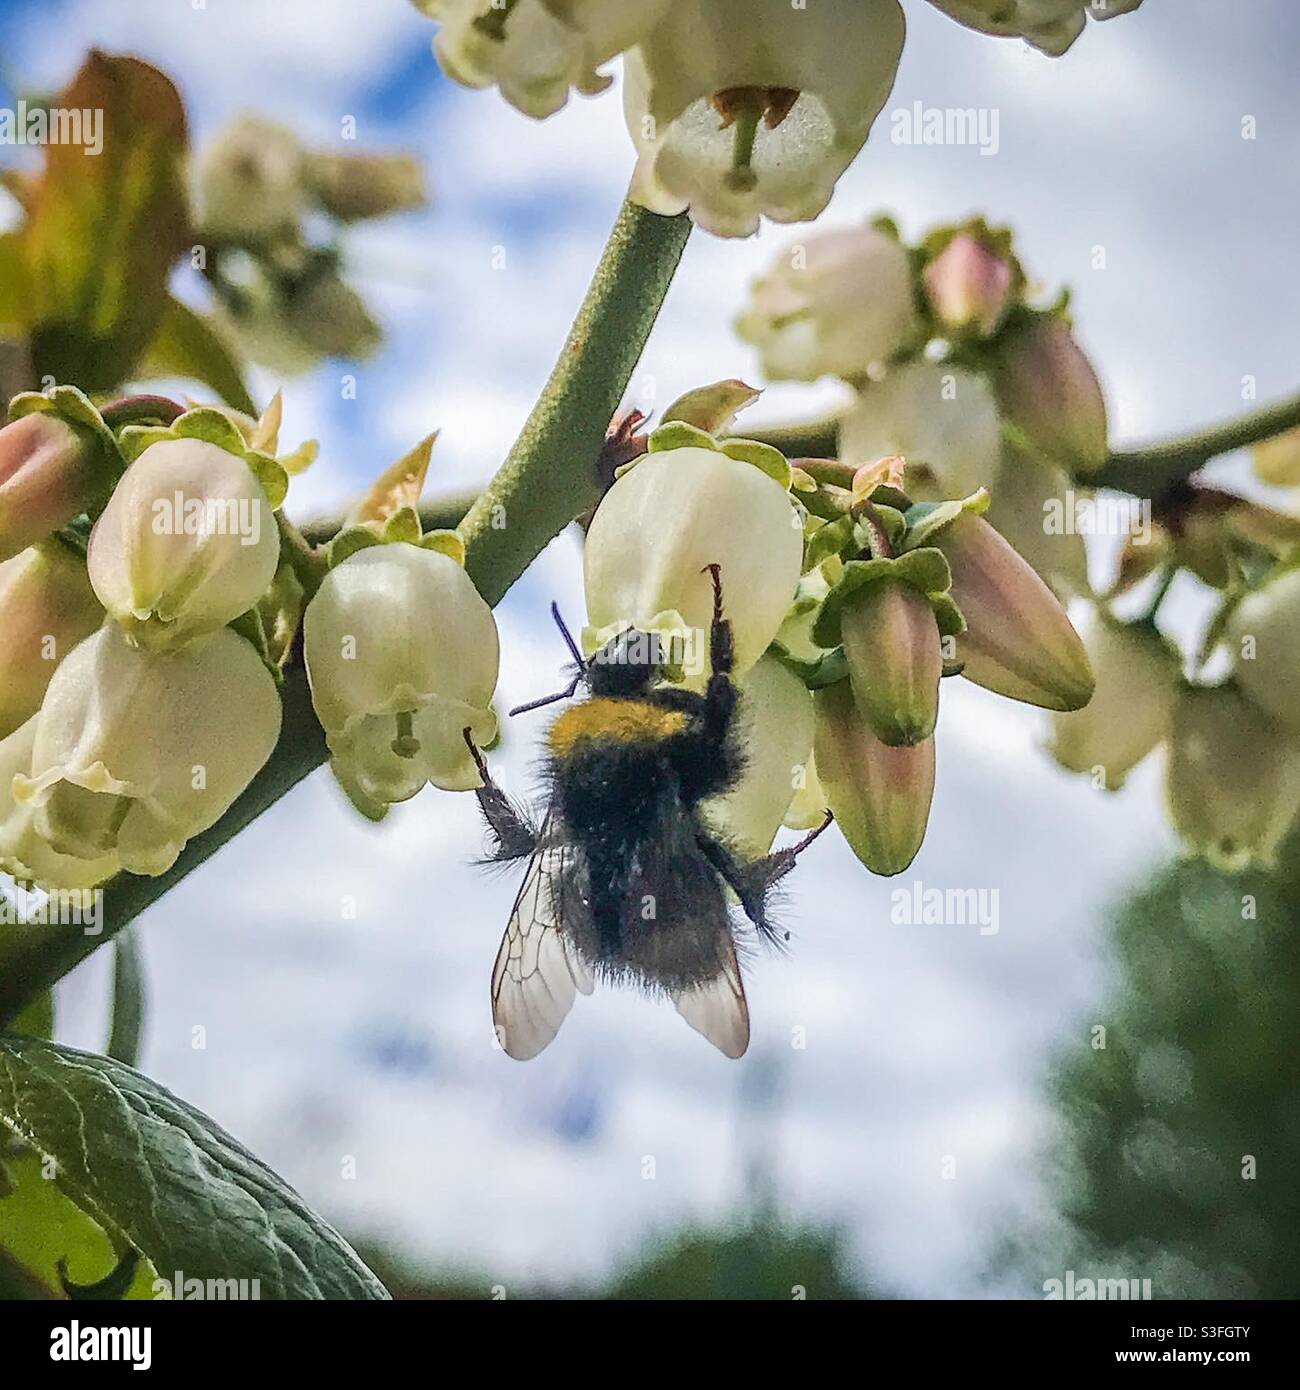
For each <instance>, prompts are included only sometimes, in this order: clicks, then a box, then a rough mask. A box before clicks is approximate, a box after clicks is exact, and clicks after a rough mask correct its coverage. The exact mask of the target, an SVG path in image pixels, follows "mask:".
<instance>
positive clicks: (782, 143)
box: [623, 0, 904, 236]
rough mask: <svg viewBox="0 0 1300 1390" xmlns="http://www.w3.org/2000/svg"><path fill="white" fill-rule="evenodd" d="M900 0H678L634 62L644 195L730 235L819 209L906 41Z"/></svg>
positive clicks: (637, 187) (630, 62)
mask: <svg viewBox="0 0 1300 1390" xmlns="http://www.w3.org/2000/svg"><path fill="white" fill-rule="evenodd" d="M903 28H904V25H903V12H902V10H901V9H900V7H899V5H898V3H897V0H853V3H851V4H843V3H834V4H827V3H825V0H818V3H816V4H811V5H806V6H803V5H800V6H796V5H792V4H791V3H790V0H709V3H707V4H701V3H696V0H676V3H674V4H673V5H672V7H671V8H670V10H669V12H668V14H667V16H666V17H665V18H664V20H663V21H662V22H661V23H660V24H659V25H658V26H657V27H656V28H655V30H654V32H653V33H652V34H651V35H650V36H649V37H648V38H647V39H645V40H644V41H643V42H642V43H641V44H640V45H639V46H638V47H636V48H634V49H632V50H631V51H630V52H629V53H628V55H627V58H626V62H625V82H624V91H623V96H624V114H625V116H626V118H627V125H628V130H629V131H630V132H631V135H632V139H633V140H634V141H635V143H636V146H637V149H638V151H639V154H640V158H639V161H638V164H637V170H636V174H635V176H634V179H633V184H632V196H633V197H634V198H635V199H636V200H637V201H638V202H639V203H641V204H642V205H643V206H645V207H648V208H649V209H650V210H651V211H652V212H660V213H678V212H682V211H684V210H685V209H687V208H689V209H690V213H691V216H692V218H693V219H694V220H695V221H696V222H697V223H699V225H700V226H702V227H705V228H707V229H708V230H709V231H711V232H714V233H716V234H717V235H719V236H749V235H750V234H751V233H753V232H755V231H757V229H758V222H759V218H760V216H767V217H770V218H772V219H773V221H777V222H802V221H807V220H808V219H810V218H813V217H816V216H817V215H818V213H820V212H821V211H822V209H823V208H825V206H826V204H827V203H828V202H829V201H830V196H831V193H832V192H833V191H834V188H835V184H836V181H837V180H838V179H839V177H840V175H841V174H842V173H843V172H844V171H845V169H847V168H848V166H849V165H850V164H851V163H852V162H853V159H854V158H855V157H856V155H857V153H858V151H859V150H860V149H861V148H862V146H863V144H864V143H865V142H866V139H867V135H868V134H869V132H870V130H871V126H872V122H873V121H874V120H875V119H876V116H877V115H878V114H879V112H880V109H881V107H883V106H884V104H885V101H886V99H887V98H888V96H889V93H890V90H891V88H892V87H893V85H894V74H895V72H896V71H897V68H898V60H899V57H900V56H901V54H902V50H903Z"/></svg>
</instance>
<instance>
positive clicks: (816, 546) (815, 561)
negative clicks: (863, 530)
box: [803, 514, 862, 574]
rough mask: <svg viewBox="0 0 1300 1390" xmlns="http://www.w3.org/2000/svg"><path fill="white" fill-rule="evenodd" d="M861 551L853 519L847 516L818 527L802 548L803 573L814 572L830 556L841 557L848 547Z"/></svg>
mask: <svg viewBox="0 0 1300 1390" xmlns="http://www.w3.org/2000/svg"><path fill="white" fill-rule="evenodd" d="M851 546H852V547H854V548H855V549H859V550H860V549H861V548H862V543H861V542H860V541H859V540H858V538H857V535H856V527H855V525H854V521H853V518H852V517H851V516H848V515H847V514H846V515H844V516H841V517H837V518H836V519H835V520H834V521H828V522H827V523H826V524H825V526H819V527H818V528H817V529H816V530H815V531H814V532H813V533H812V535H811V536H810V537H809V538H808V541H807V544H806V545H805V546H804V559H803V572H804V573H805V574H807V573H808V572H809V571H810V570H815V569H816V568H817V566H818V565H820V564H822V563H823V561H826V560H829V559H830V557H831V556H832V555H841V554H843V552H844V551H845V550H847V549H849V548H850V547H851Z"/></svg>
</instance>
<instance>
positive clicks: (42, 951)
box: [0, 203, 690, 1026]
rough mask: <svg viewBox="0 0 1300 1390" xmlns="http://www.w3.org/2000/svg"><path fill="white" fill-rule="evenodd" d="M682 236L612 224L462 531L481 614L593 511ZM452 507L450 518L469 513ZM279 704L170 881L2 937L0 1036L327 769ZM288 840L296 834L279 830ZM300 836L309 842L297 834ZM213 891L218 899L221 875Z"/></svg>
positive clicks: (304, 697)
mask: <svg viewBox="0 0 1300 1390" xmlns="http://www.w3.org/2000/svg"><path fill="white" fill-rule="evenodd" d="M689 231H690V223H689V221H688V220H687V219H686V218H685V217H671V218H665V217H658V216H656V215H655V214H653V213H649V212H645V211H644V210H643V209H641V208H638V207H634V206H633V205H632V204H630V203H628V204H625V205H624V207H623V210H622V212H621V213H620V214H619V217H618V221H617V222H616V223H615V224H614V230H613V232H612V233H611V235H610V239H609V244H608V245H607V246H606V248H605V254H604V255H603V257H602V258H601V261H600V264H599V265H598V266H597V268H596V274H595V276H594V278H593V279H592V283H591V288H590V289H589V290H588V292H587V297H586V299H585V300H584V302H583V305H582V308H581V309H580V310H579V312H578V317H577V319H576V320H575V322H574V325H573V328H572V330H571V331H570V333H569V337H568V340H567V341H566V342H565V345H564V349H563V351H562V352H561V354H560V359H559V361H558V362H557V363H556V366H555V370H554V371H553V372H552V373H551V378H550V380H549V381H548V382H547V384H546V387H545V389H544V390H543V392H542V395H541V399H540V400H539V401H538V403H537V405H536V406H535V407H534V409H533V412H532V414H531V415H530V416H529V417H528V421H527V423H526V424H525V425H524V429H523V433H522V434H521V435H520V436H519V440H518V442H517V443H516V444H515V446H514V448H513V449H512V450H511V451H510V455H509V457H508V458H507V459H506V461H505V463H504V464H503V465H502V467H501V470H500V472H499V473H498V474H497V475H496V477H495V478H494V479H493V480H492V482H491V483H489V484H488V487H487V490H486V491H485V492H484V493H483V494H482V496H481V497H480V498H479V499H478V500H477V501H476V502H475V503H474V505H473V506H472V507H471V508H470V510H469V515H468V516H466V517H465V520H464V522H463V523H462V526H461V533H462V535H463V536H464V538H465V543H466V551H467V553H466V568H467V569H468V570H469V573H470V574H471V575H472V576H473V578H474V580H475V582H476V583H477V584H478V587H479V590H480V592H481V593H482V594H483V596H484V597H485V598H486V599H487V600H488V602H489V603H492V604H496V603H498V602H499V601H500V600H501V598H502V596H503V595H504V594H505V592H506V590H507V589H509V588H510V586H511V585H512V584H513V583H514V582H515V580H516V579H518V578H519V576H520V575H521V574H523V572H524V571H525V570H526V569H527V568H528V566H529V565H530V564H531V563H532V561H533V559H534V558H535V557H536V556H537V554H538V553H539V552H540V551H541V549H542V548H543V546H545V545H546V544H547V542H548V541H550V540H551V539H552V538H553V537H555V536H557V535H558V534H559V533H560V532H561V531H562V530H563V529H564V528H565V527H566V526H567V525H568V524H569V523H570V522H571V521H573V520H574V518H575V517H577V516H578V515H580V514H581V513H582V512H583V511H585V510H586V509H587V508H588V507H590V506H591V505H592V504H593V503H594V502H595V501H596V500H597V493H598V490H599V481H598V477H597V471H596V463H597V459H598V457H599V454H600V449H601V445H602V444H603V443H604V438H605V431H606V430H607V429H608V427H609V422H610V419H611V418H612V416H613V414H614V412H615V410H616V409H617V408H618V404H619V402H620V400H621V399H622V396H623V392H624V391H625V390H626V389H627V383H628V381H629V380H630V379H631V376H632V372H633V370H634V369H635V367H636V364H637V362H638V361H639V359H640V357H641V352H642V350H643V348H644V347H645V342H646V339H647V338H648V337H649V335H650V330H651V328H652V327H653V326H654V322H655V319H656V317H657V316H658V313H659V309H660V306H661V305H662V303H663V300H664V296H665V295H666V293H667V291H668V286H669V284H670V283H671V282H672V277H673V272H674V271H675V270H676V268H677V264H678V261H679V260H680V259H681V254H682V250H683V248H684V247H685V244H686V238H687V235H688V233H689ZM448 505H449V507H450V508H451V509H452V510H454V509H455V508H457V507H461V508H463V505H464V504H463V502H457V501H453V502H451V503H450V504H448ZM458 514H459V513H458ZM429 519H430V520H432V519H433V509H431V512H430V518H429ZM443 524H445V520H444V523H443ZM333 525H334V527H335V528H336V527H337V523H333ZM330 526H331V524H330V523H325V524H323V525H317V526H307V527H304V528H303V534H304V535H305V536H306V538H307V540H308V541H311V542H314V543H318V542H319V541H320V540H325V539H328V536H329V533H330ZM282 695H283V698H284V725H283V729H282V732H281V734H280V741H279V743H278V744H277V745H276V747H275V751H274V752H273V753H272V754H271V757H270V760H269V761H268V762H267V764H266V766H265V767H264V768H263V769H262V770H261V772H259V773H258V775H257V776H256V777H255V778H254V779H253V781H252V783H251V784H250V785H249V787H248V788H247V789H246V790H245V792H244V794H243V795H242V796H241V797H240V798H239V799H238V800H237V801H236V802H235V804H234V805H233V806H232V807H231V808H230V810H229V811H227V812H226V814H225V816H223V817H222V819H221V820H220V821H219V822H218V823H217V824H216V825H214V826H213V827H212V828H211V829H210V830H208V831H205V832H204V833H203V834H202V835H197V836H195V838H194V839H192V840H191V841H190V842H189V844H187V845H186V846H185V848H184V850H182V852H181V855H180V857H179V858H178V859H177V861H176V863H175V864H173V865H172V867H171V868H170V869H169V870H168V871H167V872H166V873H165V874H162V875H160V876H159V877H157V878H139V877H136V876H134V875H132V874H122V875H120V876H119V877H118V878H116V879H114V880H113V882H112V883H110V884H109V885H108V887H107V888H106V889H105V891H104V904H103V906H104V912H103V921H102V931H100V932H99V933H98V934H96V935H93V936H87V935H86V934H85V932H84V930H83V928H82V927H80V926H77V925H73V924H69V925H65V926H61V927H56V926H48V925H46V926H39V927H37V926H32V927H22V926H16V925H15V926H10V927H6V928H3V929H0V1026H3V1025H4V1023H5V1022H7V1021H8V1020H9V1019H11V1018H13V1017H14V1015H15V1014H17V1013H18V1011H19V1010H20V1009H21V1008H22V1007H23V1005H24V1004H25V1003H26V1002H27V1001H28V1000H30V999H33V998H34V997H35V996H36V995H38V994H39V993H41V992H42V991H43V990H45V989H48V988H49V987H50V986H51V985H53V984H54V983H55V981H57V980H59V979H61V978H62V977H63V976H64V975H66V974H67V973H68V971H69V970H71V969H73V967H74V966H76V965H78V964H79V963H80V962H81V961H83V960H84V959H85V958H86V957H87V956H89V955H90V954H91V953H92V952H94V951H95V950H96V949H97V948H98V947H100V946H102V945H103V944H104V943H105V942H106V941H111V940H112V939H113V938H114V937H115V936H117V934H118V933H119V932H121V931H122V929H123V928H124V927H126V926H128V925H129V924H130V923H131V922H133V921H134V920H135V919H136V918H137V917H138V916H139V915H140V914H141V913H142V912H144V911H145V910H146V908H149V907H152V906H153V904H154V903H156V902H157V901H158V899H159V898H161V897H162V896H163V894H164V893H166V892H167V891H168V889H170V888H173V887H174V886H175V885H176V884H177V883H179V882H180V881H181V880H182V879H183V878H185V877H186V876H187V875H188V874H190V873H192V872H193V871H194V870H195V869H197V868H198V867H199V865H200V864H203V863H204V862H205V861H206V860H208V859H210V858H211V857H212V855H214V854H215V853H216V852H217V851H218V850H219V849H221V847H222V846H223V845H224V844H225V843H226V842H227V841H228V840H231V839H233V838H234V837H235V836H236V835H237V834H238V833H239V832H240V831H241V830H243V829H244V827H245V826H247V825H249V824H250V823H251V822H252V821H254V820H256V819H257V817H258V816H260V815H261V814H262V813H263V812H264V811H266V810H268V809H269V808H270V807H271V806H273V805H274V804H275V803H276V802H277V801H278V800H279V799H280V798H281V797H282V796H284V795H285V793H286V792H289V791H291V790H292V789H293V788H294V787H295V786H297V784H298V783H299V782H301V781H302V779H303V778H304V777H306V776H307V774H308V773H310V772H312V771H314V770H315V769H316V768H318V767H320V766H321V764H322V763H324V762H325V760H326V758H327V756H328V750H327V749H326V747H325V738H324V735H323V734H322V732H321V728H320V725H319V724H318V723H317V722H316V716H315V713H314V712H313V710H312V707H311V696H310V693H309V691H308V689H307V679H306V676H305V674H304V673H303V671H302V669H301V668H295V669H293V670H290V671H289V672H287V673H286V676H285V683H284V688H283V691H282ZM285 833H286V834H289V835H291V834H293V833H294V831H293V829H292V827H286V830H285ZM300 833H301V834H302V835H303V836H306V835H309V834H310V831H309V830H308V829H307V828H305V827H303V828H301V830H300ZM214 891H215V892H216V893H217V894H218V895H219V894H220V892H221V881H220V878H219V877H218V878H216V879H215V880H214Z"/></svg>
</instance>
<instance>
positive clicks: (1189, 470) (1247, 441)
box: [745, 394, 1300, 498]
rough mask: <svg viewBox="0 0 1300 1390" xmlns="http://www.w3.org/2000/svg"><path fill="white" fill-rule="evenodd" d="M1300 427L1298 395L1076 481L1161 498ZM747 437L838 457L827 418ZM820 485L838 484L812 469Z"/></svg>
mask: <svg viewBox="0 0 1300 1390" xmlns="http://www.w3.org/2000/svg"><path fill="white" fill-rule="evenodd" d="M1298 426H1300V394H1297V395H1294V396H1287V397H1286V398H1285V399H1283V400H1280V401H1274V402H1273V403H1272V404H1271V405H1266V406H1261V407H1260V408H1259V409H1258V410H1252V411H1249V412H1247V413H1246V414H1244V415H1238V416H1236V417H1235V418H1234V419H1232V420H1225V421H1223V422H1222V423H1221V424H1218V425H1211V426H1208V427H1207V428H1205V429H1201V430H1194V431H1192V432H1190V433H1188V434H1180V435H1175V436H1172V437H1171V438H1169V439H1163V440H1158V441H1156V442H1155V443H1153V444H1147V445H1144V446H1143V447H1142V448H1139V449H1125V450H1117V451H1116V452H1114V453H1112V454H1111V456H1110V457H1109V458H1108V459H1107V460H1106V462H1105V464H1104V465H1103V466H1102V468H1101V469H1100V470H1099V471H1096V472H1092V473H1083V474H1080V475H1079V476H1078V479H1077V481H1078V482H1080V483H1082V484H1085V485H1086V486H1088V487H1106V488H1111V489H1113V490H1114V491H1116V492H1127V493H1130V494H1131V495H1132V496H1134V497H1152V498H1154V497H1159V496H1161V494H1163V493H1165V492H1167V491H1168V490H1169V489H1170V488H1171V487H1172V486H1173V485H1174V484H1175V483H1178V482H1181V481H1183V480H1184V479H1185V478H1189V477H1190V476H1191V475H1192V474H1193V473H1195V472H1197V471H1198V470H1199V469H1201V468H1204V467H1205V465H1206V464H1207V463H1209V461H1210V460H1211V459H1215V458H1218V457H1219V456H1220V455H1222V454H1230V453H1231V452H1232V451H1233V450H1234V449H1245V448H1248V447H1249V446H1250V445H1252V444H1261V443H1263V441H1264V440H1266V439H1272V438H1273V437H1274V436H1275V435H1279V434H1282V433H1284V432H1285V431H1286V430H1289V429H1295V428H1296V427H1298ZM745 434H746V437H747V438H750V439H758V440H761V441H762V442H763V443H764V444H771V445H772V446H773V448H776V449H780V450H781V452H782V453H783V454H785V455H786V456H787V457H789V458H800V457H808V458H818V459H832V458H834V457H835V456H836V455H837V453H838V452H839V419H838V417H837V416H834V415H829V416H826V417H825V418H823V419H820V420H809V421H806V422H802V423H800V424H795V425H774V426H772V427H771V428H769V429H765V430H764V429H759V430H750V429H747V430H746V431H745ZM803 467H804V468H806V469H807V471H808V472H810V473H812V474H813V476H814V477H817V478H818V481H821V482H828V481H834V480H833V479H831V478H830V477H826V476H822V475H820V474H819V473H818V472H817V470H816V469H815V468H808V465H807V464H804V465H803Z"/></svg>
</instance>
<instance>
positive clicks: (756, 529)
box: [583, 445, 803, 675]
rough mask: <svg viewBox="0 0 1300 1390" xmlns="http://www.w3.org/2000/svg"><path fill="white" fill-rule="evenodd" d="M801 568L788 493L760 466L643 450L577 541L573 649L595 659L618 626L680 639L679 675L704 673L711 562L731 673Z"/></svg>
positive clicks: (749, 661)
mask: <svg viewBox="0 0 1300 1390" xmlns="http://www.w3.org/2000/svg"><path fill="white" fill-rule="evenodd" d="M724 447H731V446H730V445H728V446H724ZM802 559H803V529H802V527H801V525H800V524H799V518H798V515H797V513H796V512H795V510H794V508H793V507H792V506H791V503H790V495H789V493H788V491H787V490H786V488H785V487H784V486H783V485H782V484H781V483H780V482H778V481H777V480H776V479H774V478H773V477H771V476H769V475H768V474H767V473H765V472H764V471H763V470H762V468H759V467H756V466H755V465H754V464H752V463H750V462H747V461H745V460H744V459H742V458H736V457H732V456H731V455H730V454H727V453H723V452H721V451H720V450H718V449H713V448H708V447H691V446H687V447H683V448H672V449H662V450H659V451H657V452H655V451H652V452H651V453H649V454H647V455H646V456H645V457H644V458H642V459H640V460H639V461H638V462H637V463H636V464H635V465H634V466H633V467H632V469H631V470H630V471H629V472H627V473H624V474H623V476H622V477H620V478H619V479H618V481H617V482H615V484H614V486H613V487H612V488H610V490H609V491H608V492H607V493H606V494H605V497H604V500H603V501H602V502H601V504H600V506H599V507H597V509H596V514H595V516H594V517H593V518H592V522H591V526H590V528H589V530H588V532H587V544H586V548H585V550H584V554H583V572H584V576H585V581H586V595H587V622H588V628H587V631H586V632H585V633H584V642H585V644H586V646H587V648H588V649H589V650H591V651H594V650H596V649H598V648H599V647H600V646H602V645H603V644H604V643H605V642H606V641H607V640H608V639H609V638H610V637H612V636H614V635H615V634H616V633H617V632H619V631H620V630H621V629H623V628H627V627H635V628H637V629H639V630H640V631H642V632H659V633H663V634H665V635H668V636H670V637H671V636H684V637H689V638H690V639H691V640H692V641H693V643H694V647H693V650H692V651H690V652H687V654H686V655H687V658H688V660H693V664H694V667H695V669H694V671H691V672H688V674H696V675H698V674H702V673H704V672H706V671H707V669H708V634H709V628H710V624H711V622H712V617H713V585H712V580H711V579H710V576H709V574H708V572H707V566H709V565H717V566H718V567H719V572H720V578H721V583H722V603H723V611H724V614H725V616H726V618H727V619H728V621H729V622H730V623H731V627H732V633H733V636H734V638H735V670H736V673H737V674H742V673H743V672H745V671H746V670H748V669H749V668H750V667H751V666H753V665H754V663H755V662H756V661H757V660H758V659H759V657H760V656H762V655H763V653H764V652H765V651H766V650H767V647H768V644H769V643H770V642H771V640H772V638H773V637H775V636H776V632H777V629H778V628H779V627H780V626H781V623H782V620H783V619H784V618H785V616H786V612H787V610H788V609H789V607H790V603H791V600H792V599H793V598H794V593H795V589H796V588H797V586H798V583H799V568H800V563H801V561H802Z"/></svg>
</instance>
